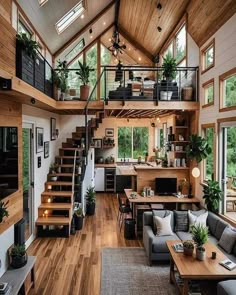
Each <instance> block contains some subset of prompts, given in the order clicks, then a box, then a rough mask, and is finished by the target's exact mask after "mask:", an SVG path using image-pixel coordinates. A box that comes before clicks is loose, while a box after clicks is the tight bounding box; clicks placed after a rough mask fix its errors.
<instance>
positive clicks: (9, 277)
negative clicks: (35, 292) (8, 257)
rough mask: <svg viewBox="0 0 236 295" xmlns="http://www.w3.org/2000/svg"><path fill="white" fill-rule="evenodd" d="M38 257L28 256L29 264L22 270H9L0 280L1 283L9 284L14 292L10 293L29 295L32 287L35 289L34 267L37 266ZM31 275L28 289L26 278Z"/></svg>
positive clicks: (12, 294)
mask: <svg viewBox="0 0 236 295" xmlns="http://www.w3.org/2000/svg"><path fill="white" fill-rule="evenodd" d="M35 261H36V257H35V256H28V261H27V264H26V265H25V266H23V267H21V268H18V269H14V268H9V269H8V270H7V271H6V272H5V273H4V275H3V276H2V277H1V278H0V282H4V283H9V284H10V285H11V286H12V290H11V292H10V294H11V295H17V294H18V293H19V292H21V294H22V295H26V294H28V292H29V290H30V289H31V287H33V288H34V285H35V273H34V265H35ZM29 273H30V274H31V282H30V284H29V286H28V288H27V287H26V282H25V281H26V278H27V276H28V274H29Z"/></svg>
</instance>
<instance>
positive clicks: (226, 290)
mask: <svg viewBox="0 0 236 295" xmlns="http://www.w3.org/2000/svg"><path fill="white" fill-rule="evenodd" d="M235 289H236V280H228V281H223V282H220V283H218V284H217V295H235Z"/></svg>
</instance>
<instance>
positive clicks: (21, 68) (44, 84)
mask: <svg viewBox="0 0 236 295" xmlns="http://www.w3.org/2000/svg"><path fill="white" fill-rule="evenodd" d="M52 72H53V69H52V67H51V66H50V64H49V63H48V62H47V60H46V59H45V58H44V57H43V56H42V54H41V53H40V52H39V51H38V52H37V57H36V58H32V57H30V56H29V55H28V54H27V53H26V52H25V51H24V50H23V49H22V47H21V46H20V44H19V43H18V41H16V76H17V77H18V78H20V79H21V80H23V81H25V82H27V83H28V84H30V85H31V86H33V87H35V88H36V89H38V90H40V91H41V92H43V93H45V94H46V95H48V96H50V97H52V98H53V82H52Z"/></svg>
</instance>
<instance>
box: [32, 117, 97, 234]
mask: <svg viewBox="0 0 236 295" xmlns="http://www.w3.org/2000/svg"><path fill="white" fill-rule="evenodd" d="M101 120H102V116H101V115H99V117H98V118H94V119H91V120H90V121H89V123H88V127H89V138H90V139H91V137H93V136H94V130H95V129H97V128H98V125H99V123H100V122H101ZM85 138H86V130H85V127H76V132H73V133H72V137H71V138H67V140H66V142H63V143H62V148H60V149H59V155H58V156H56V157H55V163H57V164H58V170H57V172H56V173H55V174H51V173H49V174H48V181H47V182H46V183H45V190H44V192H42V194H41V205H40V206H39V207H38V219H37V220H36V226H37V235H38V236H39V237H46V236H47V237H48V236H50V237H54V236H56V237H69V235H70V230H71V221H72V217H73V207H74V201H76V202H81V185H82V181H83V175H84V172H85V161H84V160H85V157H84V156H85V154H84V153H85V149H84V143H85V141H84V140H85ZM83 139H84V140H83ZM89 142H90V140H89ZM75 152H76V157H75ZM74 161H75V166H77V167H78V166H80V167H81V168H80V169H78V168H77V169H76V170H75V173H74V179H73V170H74ZM52 176H54V177H55V176H56V177H57V180H56V181H52V180H51V177H52Z"/></svg>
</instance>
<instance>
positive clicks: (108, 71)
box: [103, 66, 198, 102]
mask: <svg viewBox="0 0 236 295" xmlns="http://www.w3.org/2000/svg"><path fill="white" fill-rule="evenodd" d="M103 68H104V95H103V99H104V100H105V101H106V102H108V101H113V100H124V101H126V100H138V101H139V100H143V101H147V100H149V101H153V100H155V101H185V100H186V101H197V100H198V93H197V89H198V87H197V85H198V67H177V69H176V72H175V74H174V76H173V77H172V79H170V78H168V79H166V78H164V75H163V71H164V69H163V68H162V67H144V66H121V67H118V66H104V67H103Z"/></svg>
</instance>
